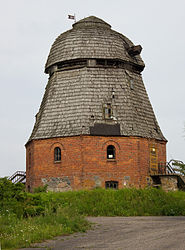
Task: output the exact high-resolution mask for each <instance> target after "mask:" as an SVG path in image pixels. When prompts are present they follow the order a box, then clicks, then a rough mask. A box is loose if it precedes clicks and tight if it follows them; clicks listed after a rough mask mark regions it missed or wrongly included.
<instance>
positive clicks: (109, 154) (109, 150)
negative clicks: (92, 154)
mask: <svg viewBox="0 0 185 250" xmlns="http://www.w3.org/2000/svg"><path fill="white" fill-rule="evenodd" d="M115 158H116V149H115V147H114V146H113V145H109V146H108V147H107V159H115Z"/></svg>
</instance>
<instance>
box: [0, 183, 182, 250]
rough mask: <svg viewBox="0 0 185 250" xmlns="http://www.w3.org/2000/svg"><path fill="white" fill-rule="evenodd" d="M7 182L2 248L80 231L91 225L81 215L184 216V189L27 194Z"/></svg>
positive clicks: (1, 195)
mask: <svg viewBox="0 0 185 250" xmlns="http://www.w3.org/2000/svg"><path fill="white" fill-rule="evenodd" d="M5 184H7V183H6V181H5ZM11 185H12V184H10V183H8V184H7V188H4V190H3V191H2V189H1V182H0V243H1V247H2V249H11V248H12V249H15V248H21V247H28V246H30V244H31V243H33V242H39V241H42V240H44V239H50V238H53V237H54V236H57V235H62V234H71V233H74V232H79V231H81V232H84V231H86V230H87V229H89V228H90V226H91V225H90V224H89V223H88V222H87V221H86V220H85V216H150V215H151V216H161V215H164V216H169V215H170V216H182V215H183V216H185V192H179V191H178V192H168V193H165V192H164V191H162V190H157V189H121V190H104V189H94V190H91V191H69V192H63V193H52V192H48V193H46V192H40V193H35V194H30V193H26V192H24V191H23V187H22V186H21V185H17V186H15V185H14V186H11Z"/></svg>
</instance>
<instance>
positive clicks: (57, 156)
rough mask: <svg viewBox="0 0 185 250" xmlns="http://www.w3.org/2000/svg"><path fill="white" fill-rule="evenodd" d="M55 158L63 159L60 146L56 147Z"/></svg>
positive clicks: (57, 159) (56, 159)
mask: <svg viewBox="0 0 185 250" xmlns="http://www.w3.org/2000/svg"><path fill="white" fill-rule="evenodd" d="M54 160H55V161H61V149H60V148H59V147H56V148H55V149H54Z"/></svg>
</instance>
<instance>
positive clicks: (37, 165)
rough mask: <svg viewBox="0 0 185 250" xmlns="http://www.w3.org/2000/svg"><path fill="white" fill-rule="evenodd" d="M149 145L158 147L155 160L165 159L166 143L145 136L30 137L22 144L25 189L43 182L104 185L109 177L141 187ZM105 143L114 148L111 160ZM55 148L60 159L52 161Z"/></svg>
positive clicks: (77, 186) (70, 185) (62, 187)
mask: <svg viewBox="0 0 185 250" xmlns="http://www.w3.org/2000/svg"><path fill="white" fill-rule="evenodd" d="M151 144H153V145H156V147H157V149H158V151H157V152H158V162H165V161H166V143H165V142H160V141H156V140H150V139H145V138H138V137H137V138H136V137H105V136H74V137H64V138H52V139H43V140H33V141H31V142H30V143H28V144H27V146H26V151H27V157H26V171H27V184H26V185H27V188H29V187H30V189H31V190H33V188H34V187H37V186H41V185H43V184H49V186H50V189H51V190H58V191H61V190H69V189H81V188H94V187H96V186H101V187H103V188H104V187H105V181H111V180H112V181H118V182H119V188H123V187H125V186H135V187H144V186H146V184H147V176H149V165H150V164H149V161H150V155H149V147H150V145H151ZM108 145H113V146H114V147H115V149H116V159H115V160H113V159H111V160H109V159H107V146H108ZM55 147H60V148H61V154H62V158H61V162H57V163H55V162H54V148H55ZM29 153H31V163H30V159H29V158H30V157H29ZM51 177H53V179H51ZM50 184H51V185H50ZM55 184H56V186H55ZM56 187H57V188H56Z"/></svg>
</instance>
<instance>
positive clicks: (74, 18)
mask: <svg viewBox="0 0 185 250" xmlns="http://www.w3.org/2000/svg"><path fill="white" fill-rule="evenodd" d="M68 19H73V20H74V22H75V23H76V16H75V14H74V15H68Z"/></svg>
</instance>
